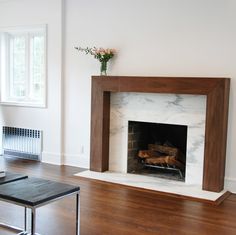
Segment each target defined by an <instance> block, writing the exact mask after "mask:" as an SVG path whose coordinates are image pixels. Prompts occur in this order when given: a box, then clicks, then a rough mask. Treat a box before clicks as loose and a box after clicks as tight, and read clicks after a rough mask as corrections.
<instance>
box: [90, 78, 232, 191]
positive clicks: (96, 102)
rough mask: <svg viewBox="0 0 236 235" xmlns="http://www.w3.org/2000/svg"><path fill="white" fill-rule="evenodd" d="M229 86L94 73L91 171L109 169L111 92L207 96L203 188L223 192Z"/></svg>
mask: <svg viewBox="0 0 236 235" xmlns="http://www.w3.org/2000/svg"><path fill="white" fill-rule="evenodd" d="M229 87H230V79H228V78H197V77H192V78H191V77H127V76H123V77H121V76H105V77H104V76H94V77H93V78H92V110H91V155H90V170H91V171H98V172H104V171H107V170H108V166H109V133H110V94H111V92H118V93H119V92H130V93H133V92H140V93H144V92H145V93H160V94H175V95H180V94H186V95H205V96H206V115H205V122H204V125H205V134H204V140H203V141H204V159H203V161H204V164H203V165H204V167H203V179H202V184H201V187H202V189H203V190H207V191H212V192H220V191H222V189H223V188H224V173H225V157H226V142H227V122H228V101H229ZM193 107H194V106H193Z"/></svg>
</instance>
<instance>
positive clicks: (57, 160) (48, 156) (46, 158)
mask: <svg viewBox="0 0 236 235" xmlns="http://www.w3.org/2000/svg"><path fill="white" fill-rule="evenodd" d="M42 162H44V163H49V164H54V165H62V156H61V154H59V153H50V152H43V153H42Z"/></svg>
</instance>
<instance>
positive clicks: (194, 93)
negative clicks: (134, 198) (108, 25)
mask: <svg viewBox="0 0 236 235" xmlns="http://www.w3.org/2000/svg"><path fill="white" fill-rule="evenodd" d="M228 95H229V79H225V78H174V77H172V78H167V77H93V80H92V116H91V117H92V121H91V160H90V171H86V172H82V173H80V174H79V175H80V176H83V177H88V178H93V179H100V180H103V181H108V182H115V183H119V184H125V185H129V186H134V187H141V188H146V189H152V190H157V191H162V192H167V193H174V194H181V195H187V196H191V197H200V198H206V199H209V200H215V199H216V198H217V197H219V196H220V195H221V194H222V193H224V191H222V190H223V185H224V167H225V150H226V136H227V131H226V130H227V113H228ZM153 106H155V107H158V109H155V112H154V111H153ZM140 107H141V108H142V109H143V108H144V110H143V112H142V111H141V112H140ZM138 110H139V111H138ZM160 112H161V114H162V115H160ZM137 113H138V114H139V115H137ZM163 113H164V115H163ZM216 114H217V115H216ZM128 120H133V121H145V122H153V121H155V122H158V123H159V122H161V123H173V124H175V123H176V124H184V125H187V126H188V136H187V139H188V140H187V162H186V166H187V170H186V180H185V182H175V181H174V182H173V181H169V180H166V179H157V178H156V179H154V178H153V177H149V176H138V175H131V176H130V174H127V173H126V172H127V128H128ZM109 143H110V144H109ZM109 146H110V149H109ZM216 159H217V160H216ZM213 160H214V161H213ZM108 170H109V171H110V172H107V171H108ZM101 172H102V173H101ZM146 177H147V178H146ZM215 192H221V193H215Z"/></svg>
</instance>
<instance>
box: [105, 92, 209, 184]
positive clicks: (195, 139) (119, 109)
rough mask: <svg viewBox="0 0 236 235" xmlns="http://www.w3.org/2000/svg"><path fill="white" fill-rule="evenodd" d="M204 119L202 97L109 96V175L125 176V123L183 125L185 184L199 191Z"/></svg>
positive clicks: (126, 126) (138, 94) (204, 97)
mask: <svg viewBox="0 0 236 235" xmlns="http://www.w3.org/2000/svg"><path fill="white" fill-rule="evenodd" d="M205 116H206V96H204V95H175V94H159V93H131V92H129V93H122V92H119V93H112V94H111V116H110V152H109V171H113V172H117V173H126V172H127V149H128V146H127V145H128V121H142V122H155V123H163V124H179V125H186V126H187V127H188V131H187V154H186V177H185V184H194V185H195V184H198V185H199V187H200V188H201V185H202V178H203V160H204V138H205ZM160 181H161V180H160ZM175 183H176V182H174V184H175Z"/></svg>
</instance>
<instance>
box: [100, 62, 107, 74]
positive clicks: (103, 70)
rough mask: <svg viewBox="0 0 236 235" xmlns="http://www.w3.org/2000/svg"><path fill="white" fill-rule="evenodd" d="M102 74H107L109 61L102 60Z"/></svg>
mask: <svg viewBox="0 0 236 235" xmlns="http://www.w3.org/2000/svg"><path fill="white" fill-rule="evenodd" d="M100 75H101V76H106V75H107V61H101V67H100Z"/></svg>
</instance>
